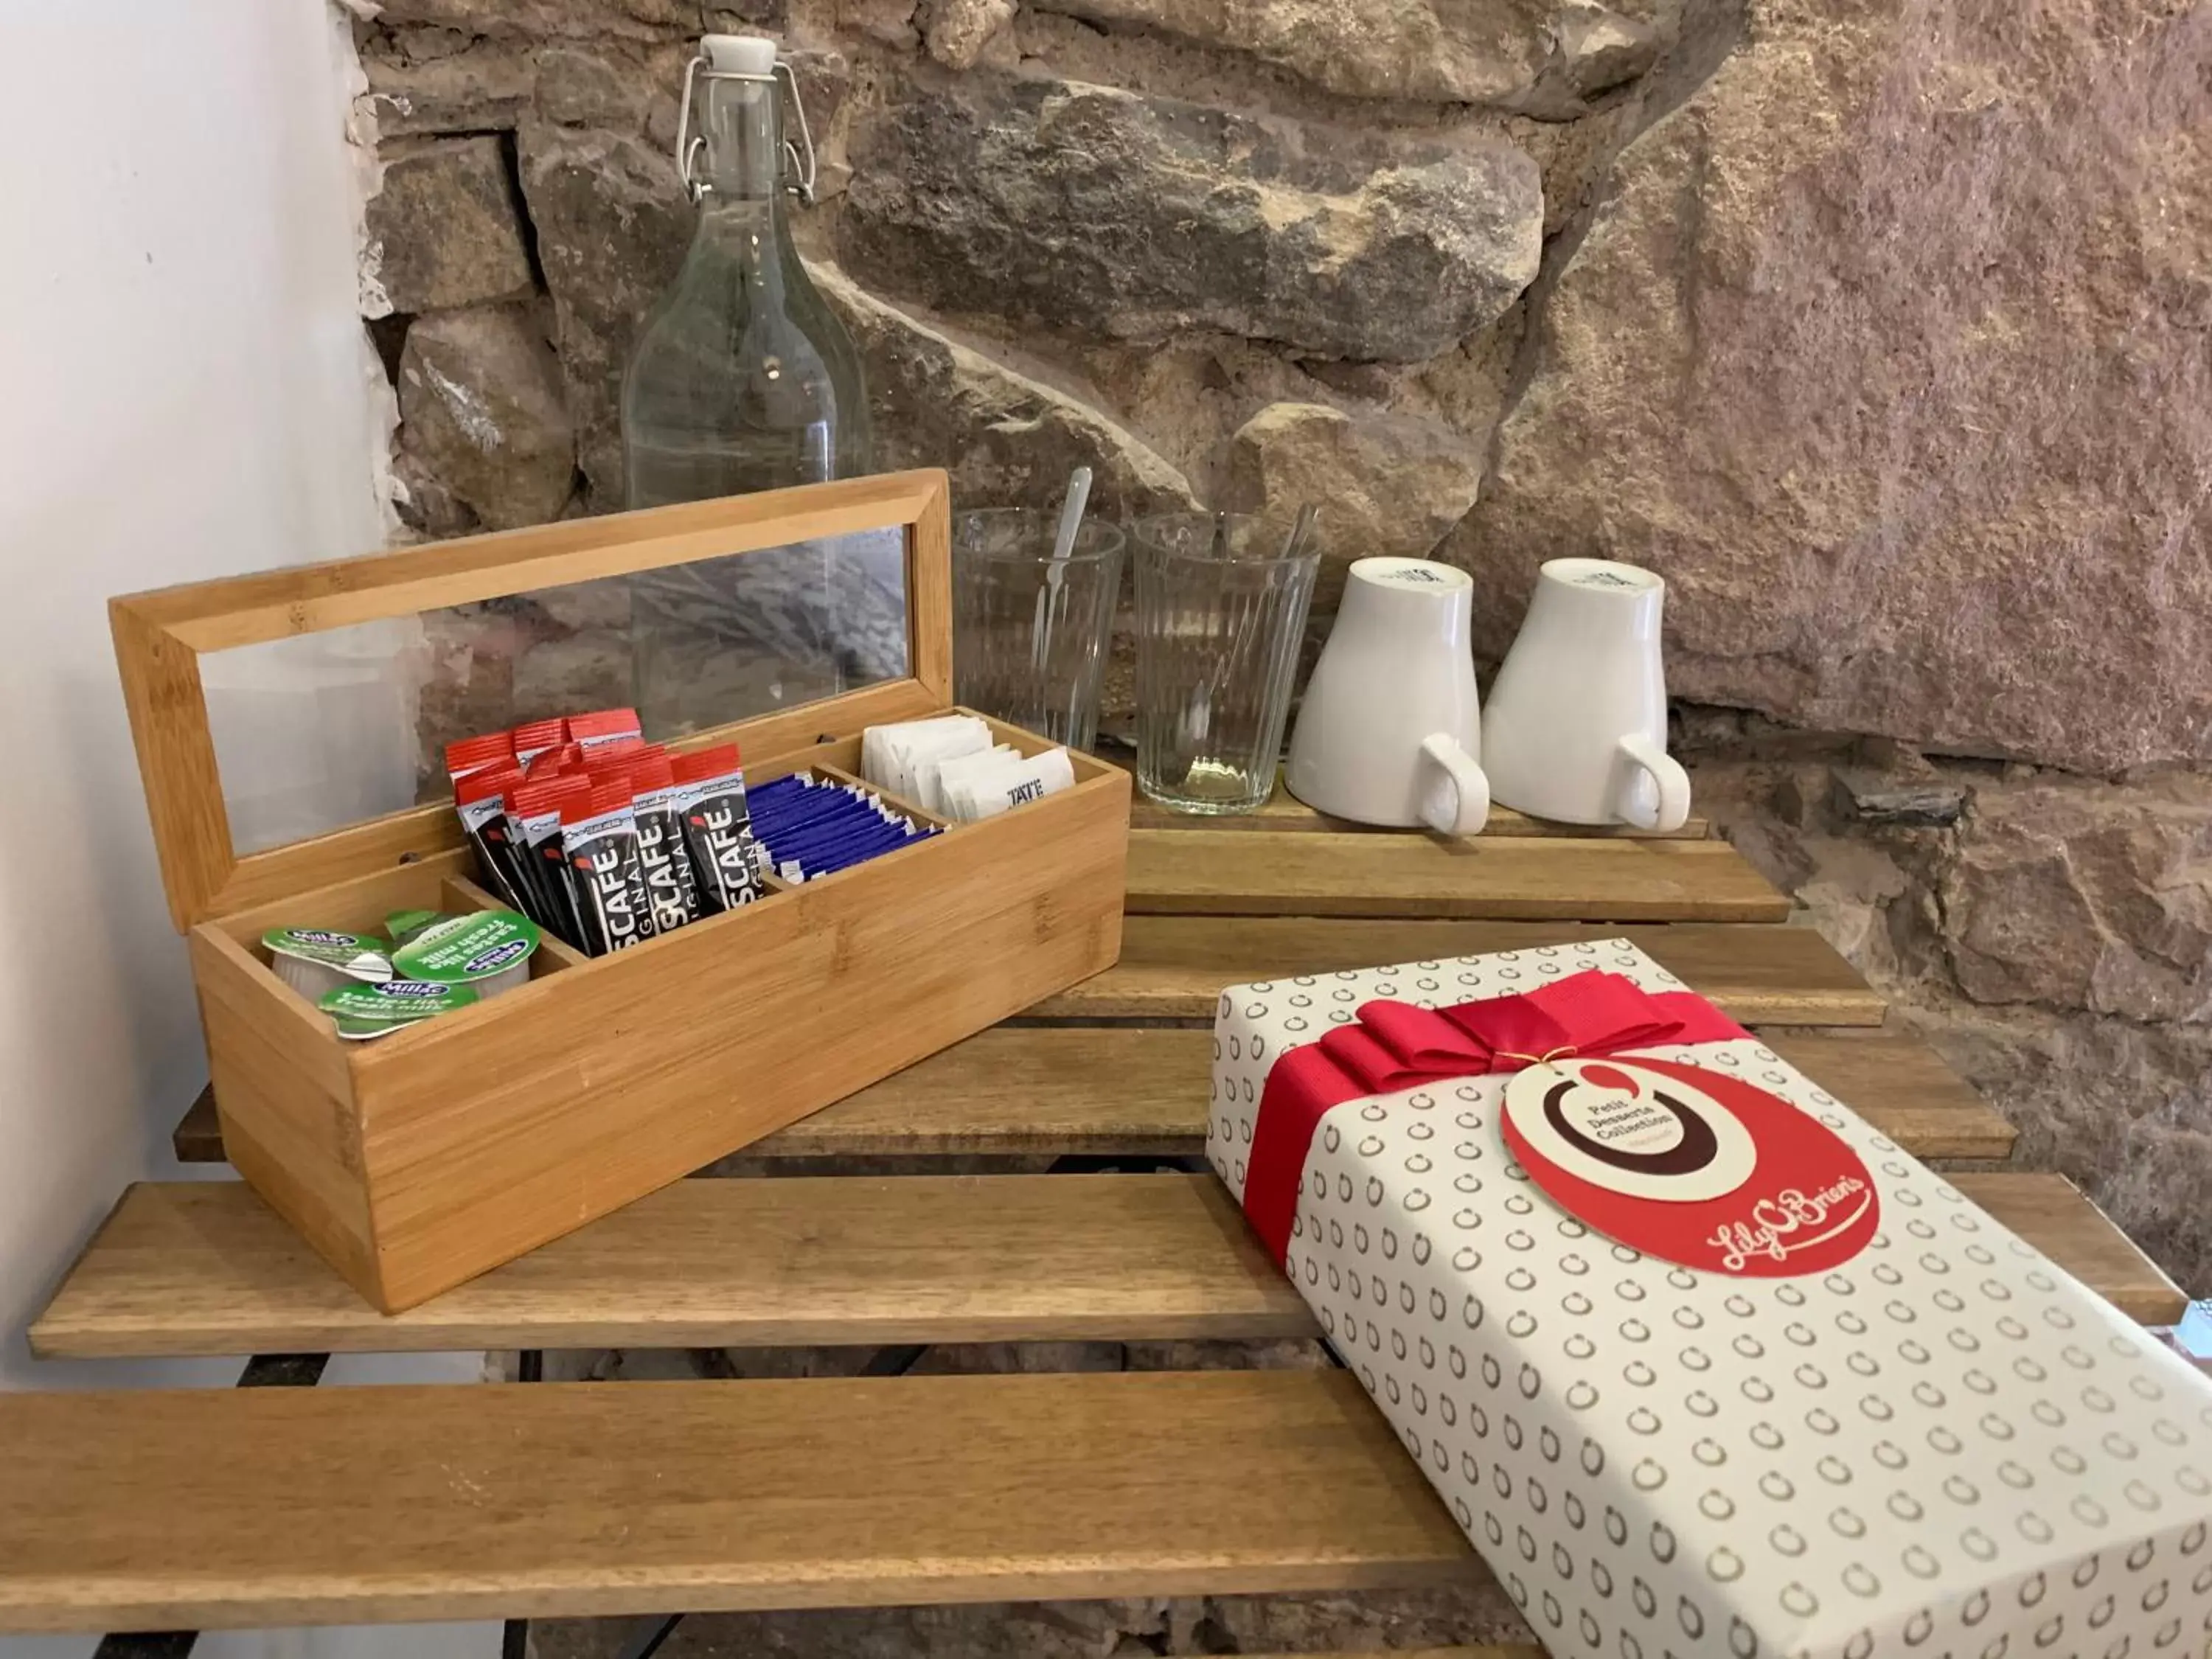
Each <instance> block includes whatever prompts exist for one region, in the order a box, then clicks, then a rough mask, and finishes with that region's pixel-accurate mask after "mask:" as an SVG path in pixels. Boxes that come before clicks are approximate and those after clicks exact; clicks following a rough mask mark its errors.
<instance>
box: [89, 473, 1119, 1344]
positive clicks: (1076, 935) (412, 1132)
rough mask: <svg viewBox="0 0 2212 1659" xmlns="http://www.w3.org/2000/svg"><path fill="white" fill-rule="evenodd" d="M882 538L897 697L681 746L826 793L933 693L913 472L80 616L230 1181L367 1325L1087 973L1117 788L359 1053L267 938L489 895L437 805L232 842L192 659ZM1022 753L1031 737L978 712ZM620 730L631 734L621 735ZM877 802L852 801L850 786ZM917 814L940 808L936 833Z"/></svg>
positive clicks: (138, 598) (761, 777) (1113, 896)
mask: <svg viewBox="0 0 2212 1659" xmlns="http://www.w3.org/2000/svg"><path fill="white" fill-rule="evenodd" d="M894 527H901V528H902V529H903V531H904V534H905V539H906V550H907V552H906V591H907V593H908V666H909V669H910V674H909V676H908V678H904V679H900V680H892V681H886V682H883V683H879V684H872V685H869V686H867V687H866V688H864V689H862V690H854V691H850V692H847V693H845V694H843V695H842V696H835V697H830V698H828V699H825V700H823V701H820V702H811V703H806V704H802V705H799V707H797V708H785V709H781V710H778V711H777V712H775V713H774V714H767V715H763V716H761V717H759V718H757V719H753V720H739V721H736V722H732V723H731V724H729V725H726V726H718V727H715V728H714V729H713V730H710V731H706V732H698V733H696V734H694V735H692V736H690V737H689V738H684V739H682V740H680V741H676V742H671V744H670V747H671V748H672V749H677V750H690V749H696V748H702V747H706V746H709V745H712V744H718V743H724V742H731V741H734V742H736V743H738V744H739V745H740V746H741V749H742V751H743V756H744V766H745V773H746V779H747V781H748V783H753V784H757V783H758V782H761V781H766V780H768V779H770V778H774V777H777V776H781V775H784V774H786V773H789V772H793V771H797V770H802V769H803V770H809V771H811V772H813V773H814V774H816V775H817V776H821V777H825V778H836V779H840V780H845V781H849V780H850V779H852V778H853V777H854V776H856V775H857V774H858V771H859V761H860V732H861V731H862V729H863V728H864V727H865V726H870V725H874V724H878V723H882V722H886V721H891V720H908V719H915V718H921V717H925V716H927V715H930V714H939V713H944V712H947V710H948V709H949V708H950V706H951V686H950V681H951V532H950V519H949V503H948V499H947V491H946V483H945V475H944V474H943V473H941V472H935V471H929V472H915V473H903V474H894V475H889V476H887V477H877V478H866V479H860V480H855V481H853V482H851V483H836V484H822V485H814V486H809V487H806V488H804V489H791V490H778V491H771V492H767V493H764V494H762V495H750V496H737V497H732V498H729V499H727V500H726V501H711V502H699V503H694V504H690V505H687V506H684V507H665V508H656V509H653V510H652V511H649V512H645V513H626V514H621V515H617V516H612V517H607V518H600V519H592V520H578V521H574V522H571V523H568V524H562V525H556V526H548V527H546V528H544V529H539V530H527V531H520V532H507V533H503V534H498V535H491V536H480V537H473V538H467V539H465V540H462V541H458V542H452V543H447V544H441V545H438V546H433V547H422V548H416V549H410V550H404V551H401V552H396V553H389V554H380V555H374V556H368V557H364V558H359V559H350V560H343V561H339V562H335V563H331V564H324V565H313V566H303V567H301V568H297V569H292V570H284V571H277V572H271V573H268V574H262V575H256V576H246V577H240V578H236V579H233V580H222V581H216V582H208V583H202V584H197V585H194V586H186V587H179V588H169V589H164V590H161V591H160V592H153V593H146V594H139V595H135V596H132V597H131V598H127V599H117V600H114V601H112V604H111V606H110V615H111V620H112V625H113V630H114V634H115V640H116V650H117V658H118V664H119V665H120V668H121V672H122V677H123V683H124V690H125V701H126V702H127V704H128V706H129V708H130V714H131V730H132V735H133V737H134V739H135V740H136V743H137V750H138V757H139V765H140V769H141V771H142V772H143V775H144V778H145V783H146V793H147V801H148V806H149V811H150V813H151V816H152V818H153V823H154V832H155V845H156V848H157V850H158V852H159V854H160V856H161V868H162V876H163V881H164V884H165V886H166V887H167V892H168V896H169V900H170V904H171V908H172V911H173V914H174V915H175V918H176V921H177V923H178V926H179V928H180V929H182V930H184V931H185V932H186V933H187V935H188V939H189V947H190V952H191V962H192V970H193V975H194V978H195V981H196V982H197V987H198V992H199V1001H200V1011H201V1017H202V1022H203V1024H204V1030H205V1034H206V1038H207V1047H208V1060H209V1067H210V1073H211V1075H212V1077H213V1079H214V1083H215V1089H216V1099H217V1101H218V1102H219V1104H220V1110H221V1114H222V1133H223V1142H224V1145H225V1146H226V1148H227V1149H228V1153H229V1156H230V1159H231V1161H232V1163H233V1164H235V1165H236V1167H237V1168H238V1170H239V1171H240V1174H241V1175H243V1176H245V1177H246V1180H247V1181H249V1182H252V1185H253V1187H254V1188H255V1189H256V1190H257V1191H258V1192H259V1193H260V1194H261V1195H262V1196H263V1197H264V1199H265V1200H267V1201H268V1202H269V1203H270V1206H272V1207H273V1208H274V1209H276V1211H277V1212H279V1213H281V1214H282V1215H283V1216H284V1217H285V1218H287V1219H288V1220H289V1222H290V1223H291V1224H292V1225H294V1226H295V1227H296V1228H297V1229H298V1230H299V1231H300V1232H301V1235H302V1236H303V1237H305V1238H306V1239H307V1241H308V1243H311V1244H312V1245H313V1247H314V1248H315V1249H316V1250H317V1251H318V1252H319V1253H320V1254H321V1255H323V1256H325V1258H326V1259H327V1260H328V1261H330V1262H331V1265H332V1266H333V1267H336V1268H337V1271H338V1272H339V1273H342V1274H343V1275H344V1277H345V1278H346V1279H348V1281H349V1282H350V1283H351V1284H352V1285H354V1286H355V1287H356V1289H357V1290H359V1291H361V1293H362V1295H363V1296H364V1297H367V1298H368V1300H369V1301H370V1302H371V1303H373V1304H374V1305H376V1306H377V1307H378V1308H380V1309H381V1310H384V1311H386V1312H387V1313H391V1312H397V1311H398V1310H402V1309H404V1308H407V1307H410V1306H412V1305H414V1304H416V1303H419V1302H422V1300H424V1299H425V1298H427V1297H431V1296H434V1295H435V1294H436V1293H437V1292H439V1291H442V1290H446V1289H447V1288H449V1287H451V1286H453V1285H457V1284H459V1283H461V1282H462V1281H463V1280H465V1279H470V1278H471V1277H473V1276H474V1275H476V1274H477V1273H482V1272H483V1271H485V1270H486V1269H488V1268H490V1267H495V1266H497V1265H499V1264H500V1263H501V1262H503V1261H511V1260H512V1259H513V1258H514V1257H515V1256H518V1255H522V1254H523V1253H524V1252H526V1251H527V1250H530V1249H533V1248H534V1247H536V1246H537V1245H539V1244H542V1243H545V1242H546V1241H547V1240H549V1239H552V1238H556V1237H560V1236H561V1235H562V1234H564V1233H567V1232H569V1231H573V1230H574V1229H575V1228H577V1227H580V1226H581V1225H584V1224H585V1223H586V1222H588V1221H590V1220H592V1219H593V1218H596V1217H598V1216H600V1215H604V1214H605V1213H606V1212H609V1211H611V1210H613V1209H616V1208H618V1207H619V1206H622V1205H623V1204H626V1203H628V1202H629V1201H630V1200H634V1199H636V1198H639V1197H641V1196H642V1195H644V1194H647V1193H648V1192H651V1191H653V1190H654V1189H655V1188H659V1187H661V1186H664V1185H665V1184H666V1183H668V1182H671V1181H674V1180H677V1179H678V1178H679V1177H681V1176H684V1175H686V1174H688V1173H689V1172H690V1171H691V1170H694V1169H696V1168H698V1167H699V1166H700V1165H702V1164H706V1163H708V1162H711V1161H712V1160H713V1159H714V1158H720V1157H722V1156H724V1155H726V1154H727V1153H730V1152H735V1151H737V1150H738V1149H739V1148H741V1147H743V1146H745V1145H746V1144H747V1143H748V1142H750V1141H752V1140H754V1139H757V1138H758V1137H760V1136H762V1135H764V1134H767V1133H770V1132H772V1131H774V1130H775V1129H778V1128H781V1127H784V1126H785V1125H787V1124H788V1123H791V1122H793V1121H796V1120H797V1119H799V1118H800V1117H803V1116H805V1115H807V1114H808V1113H810V1112H812V1111H815V1110H817V1109H820V1108H821V1107H823V1106H825V1105H828V1104H829V1103H831V1102H832V1101H835V1100H838V1099H841V1098H842V1097H844V1096H846V1095H848V1094H850V1093H852V1092H854V1091H855V1090H858V1089H861V1088H865V1087H866V1086H867V1085H870V1084H872V1083H875V1082H877V1081H878V1080H880V1079H883V1078H885V1077H888V1076H890V1074H891V1073H895V1072H897V1071H899V1070H901V1069H902V1068H903V1067H905V1066H909V1065H912V1064H913V1063H914V1062H915V1061H916V1060H921V1059H923V1058H925V1057H927V1055H929V1054H934V1053H936V1052H937V1051H938V1050H939V1049H941V1048H946V1047H948V1046H950V1045H951V1044H952V1043H954V1042H959V1041H961V1040H962V1039H963V1038H965V1037H967V1036H972V1035H973V1034H974V1033H975V1032H977V1031H980V1030H983V1029H984V1028H985V1027H987V1026H988V1025H991V1024H995V1023H996V1022H997V1021H999V1020H1000V1019H1003V1018H1006V1017H1007V1016H1009V1015H1011V1014H1013V1013H1015V1012H1018V1011H1019V1010H1021V1009H1023V1008H1024V1007H1027V1006H1029V1005H1030V1004H1031V1003H1033V1002H1035V1001H1036V1000H1039V999H1040V998H1042V997H1045V996H1048V995H1050V994H1053V993H1054V992H1057V991H1060V990H1062V989H1065V988H1066V987H1067V986H1069V985H1071V984H1073V983H1074V982H1075V981H1079V980H1081V979H1084V978H1085V977H1087V976H1089V975H1092V974H1095V973H1097V972H1099V971H1100V970H1102V969H1105V968H1107V967H1109V966H1111V965H1112V964H1113V963H1114V962H1115V958H1116V957H1118V956H1119V954H1120V950H1121V904H1122V892H1123V886H1124V878H1125V866H1126V863H1127V823H1128V806H1129V783H1128V779H1127V775H1126V774H1125V773H1123V772H1121V771H1120V770H1118V769H1115V768H1113V767H1110V766H1106V765H1103V764H1102V763H1098V762H1096V761H1093V760H1091V759H1090V758H1089V757H1085V756H1083V755H1080V754H1076V755H1072V756H1071V760H1072V761H1073V766H1074V770H1075V775H1076V785H1075V787H1073V789H1069V790H1065V791H1063V792H1061V793H1059V794H1056V795H1051V796H1048V797H1046V798H1044V799H1042V800H1037V801H1033V802H1030V803H1028V804H1026V805H1023V806H1021V807H1019V808H1018V809H1016V810H1014V811H1010V812H1006V813H1005V814H1003V815H1001V816H1000V817H994V818H988V819H985V820H982V821H981V822H979V823H963V824H951V825H947V826H945V827H944V829H943V831H942V833H940V834H939V835H937V836H932V837H930V838H929V839H928V840H927V841H923V842H918V843H917V844H915V845H914V846H911V847H907V848H901V849H899V850H898V851H896V852H894V853H890V854H884V855H883V856H881V857H879V858H877V859H874V860H870V861H868V862H866V863H864V864H860V865H857V866H853V867H851V868H849V869H847V870H843V871H841V872H837V873H836V874H834V875H831V876H829V877H825V878H821V879H818V880H816V881H811V882H808V883H806V884H804V885H802V886H796V887H793V886H791V885H789V884H785V883H782V882H777V881H771V882H770V884H769V887H770V890H769V893H768V894H767V895H766V896H764V897H763V898H762V899H761V900H759V901H757V902H755V903H753V904H750V905H748V906H744V907H743V908H739V909H737V910H733V911H731V912H729V913H727V914H726V915H719V916H712V917H708V918H704V919H702V920H701V921H696V922H693V923H692V924H690V926H688V927H683V928H680V929H678V930H677V931H676V932H674V933H668V934H665V935H663V936H661V937H659V938H657V939H649V940H647V941H645V942H644V943H642V944H641V945H635V946H633V947H632V948H630V949H629V950H626V951H621V952H619V953H617V954H615V955H611V956H607V957H598V958H588V957H584V956H582V955H580V954H579V953H578V952H576V951H573V950H571V949H569V948H568V946H566V945H562V944H561V943H560V942H559V941H558V940H556V939H552V938H551V937H550V935H549V936H548V937H547V939H545V941H544V945H542V946H541V948H540V950H539V951H538V954H537V955H536V956H535V957H533V958H532V964H533V965H532V975H531V978H530V980H529V981H528V982H527V983H526V984H524V985H520V986H518V987H514V988H513V989H512V990H510V991H508V992H507V993H506V994H503V995H501V996H499V997H497V998H495V999H492V1000H488V1001H485V1002H483V1003H480V1004H478V1005H477V1006H473V1007H470V1008H465V1009H460V1010H457V1011H455V1012H452V1013H448V1014H442V1015H440V1016H438V1017H437V1018H435V1019H430V1020H426V1021H424V1022H423V1023H422V1024H418V1025H414V1026H410V1027H408V1028H406V1029H404V1030H400V1031H398V1032H395V1033H392V1035H389V1036H383V1037H380V1038H377V1039H375V1040H374V1041H372V1042H346V1041H343V1039H341V1038H339V1037H338V1036H337V1033H336V1031H335V1030H333V1029H332V1027H331V1024H330V1022H329V1020H328V1018H326V1017H325V1016H324V1015H323V1014H322V1013H321V1012H319V1011H318V1010H317V1009H316V1008H315V1007H314V1006H313V1005H312V1004H311V1003H310V1002H308V1001H307V999H305V998H304V997H302V996H301V995H300V994H298V993H297V992H295V991H294V990H293V989H292V988H291V987H289V986H287V985H286V984H284V983H283V981H281V980H279V979H278V978H277V977H276V974H275V973H274V972H273V971H272V970H271V969H270V965H269V963H268V959H267V957H266V954H265V952H264V951H263V949H262V947H261V945H260V943H259V941H260V939H261V936H262V934H263V933H264V932H266V931H267V930H268V929H270V928H271V927H282V926H288V925H300V926H318V927H337V928H350V929H359V930H370V929H375V928H378V927H380V926H381V924H382V922H383V919H384V918H385V916H386V915H387V914H389V913H390V912H391V911H392V910H394V909H399V908H415V907H429V908H441V909H445V910H459V909H470V908H498V901H497V900H495V898H493V896H491V895H490V894H489V892H487V891H486V890H483V888H482V887H480V886H478V885H477V883H476V881H475V879H474V875H475V869H474V855H473V853H472V852H471V849H470V848H469V847H468V845H467V843H466V842H465V841H464V840H463V839H462V836H461V834H460V830H459V823H458V822H457V821H456V819H455V817H454V815H453V806H452V803H451V802H450V801H441V802H437V803H434V804H431V805H424V806H420V807H416V808H413V809H410V810H409V811H402V812H398V813H394V814H392V815H390V816H388V817H383V818H378V819H374V820H371V821H369V822H368V823H359V824H355V825H351V826H349V827H347V828H345V829H339V830H337V831H334V832H333V833H331V834H329V835H325V836H318V837H315V838H313V839H312V840H309V841H304V842H293V843H290V844H289V845H286V846H282V847H277V848H270V849H268V850H266V851H263V852H256V853H252V854H245V855H243V856H241V855H239V854H236V853H234V850H233V845H232V838H231V832H230V827H229V821H228V814H227V810H226V807H225V804H224V798H223V793H222V784H221V780H220V777H219V775H218V773H217V769H216V761H215V747H214V743H213V739H212V738H211V736H210V727H209V722H208V714H207V704H206V698H205V695H204V689H203V687H202V685H201V683H200V678H199V671H198V656H199V654H200V653H204V652H207V651H213V650H221V649H224V648H228V647H233V646H237V645H245V644H253V643H258V642H262V641H271V640H278V639H283V638H288V637H290V636H293V635H303V634H312V633H317V632H321V631H324V630H326V629H333V628H338V627H343V626H348V625H350V624H353V623H362V622H367V621H378V620H383V619H386V618H391V617H403V616H406V615H409V614H411V613H413V612H416V611H421V610H426V609H430V608H433V607H438V606H447V605H465V604H470V603H473V602H477V601H483V600H487V599H501V598H506V597H508V596H511V595H513V594H517V593H522V592H529V591H532V590H535V589H538V588H544V587H549V586H559V585H561V584H564V583H572V582H578V581H584V580H593V579H597V578H601V577H606V576H614V575H623V574H632V573H635V572H638V571H644V570H652V569H657V568H663V567H665V566H669V565H673V564H679V563H686V562H695V561H697V560H701V559H708V558H714V557H720V556H728V555H732V554H740V553H749V552H753V551H757V550H762V549H765V548H774V547H780V546H785V545H787V544H792V543H794V542H799V541H802V540H809V539H813V538H823V537H829V536H835V535H840V534H844V533H848V532H859V531H866V530H882V529H887V528H894ZM993 726H994V730H995V732H997V734H998V737H999V739H1000V741H1001V742H1006V743H1011V744H1013V745H1014V746H1015V747H1016V748H1018V750H1021V751H1022V752H1023V753H1024V754H1036V753H1039V752H1042V750H1045V749H1048V748H1049V747H1051V744H1049V743H1048V741H1047V740H1046V739H1044V738H1040V737H1037V736H1036V735H1035V734H1033V733H1030V732H1022V731H1019V730H1018V729H1016V728H1013V727H1010V726H1003V725H1000V724H999V723H998V722H995V721H994V722H993ZM650 735H652V734H651V733H648V736H650ZM878 793H882V792H878ZM939 822H940V823H941V822H942V821H941V820H940V821H939Z"/></svg>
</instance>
